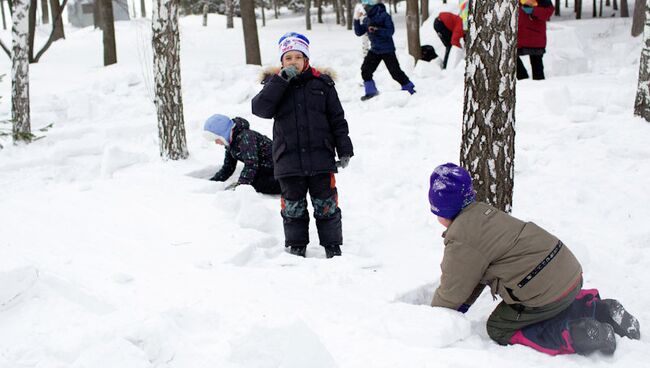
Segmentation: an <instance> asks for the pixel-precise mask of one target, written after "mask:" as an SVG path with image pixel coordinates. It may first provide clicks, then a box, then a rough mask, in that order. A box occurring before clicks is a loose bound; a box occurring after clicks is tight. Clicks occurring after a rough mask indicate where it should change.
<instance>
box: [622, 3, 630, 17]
mask: <svg viewBox="0 0 650 368" xmlns="http://www.w3.org/2000/svg"><path fill="white" fill-rule="evenodd" d="M629 17H630V10H629V9H628V7H627V0H621V18H629Z"/></svg>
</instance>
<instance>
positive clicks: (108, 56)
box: [99, 0, 117, 66]
mask: <svg viewBox="0 0 650 368" xmlns="http://www.w3.org/2000/svg"><path fill="white" fill-rule="evenodd" d="M99 2H100V3H101V13H102V23H103V27H102V31H103V32H102V33H103V39H104V66H107V65H112V64H115V63H117V50H116V48H115V20H114V19H113V0H99Z"/></svg>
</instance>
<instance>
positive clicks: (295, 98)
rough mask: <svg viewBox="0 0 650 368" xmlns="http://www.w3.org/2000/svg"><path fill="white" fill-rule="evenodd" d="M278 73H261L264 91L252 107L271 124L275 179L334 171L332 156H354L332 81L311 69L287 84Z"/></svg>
mask: <svg viewBox="0 0 650 368" xmlns="http://www.w3.org/2000/svg"><path fill="white" fill-rule="evenodd" d="M277 72H278V69H277V68H276V69H274V70H268V71H267V72H266V73H265V74H264V76H263V81H262V83H263V84H264V87H263V88H262V90H261V91H260V93H258V94H257V96H255V97H254V98H253V102H252V108H253V114H255V115H257V116H259V117H261V118H265V119H270V118H273V119H274V123H273V164H274V174H275V177H276V178H282V177H287V176H313V175H317V174H325V173H333V172H337V171H336V165H335V160H334V157H335V153H338V156H339V157H344V156H352V155H353V151H352V141H351V140H350V137H349V136H348V122H347V121H346V120H345V116H344V112H343V107H342V106H341V101H339V97H338V94H337V93H336V89H335V88H334V81H333V80H332V78H331V77H330V76H329V75H327V74H324V73H321V72H319V71H318V70H316V69H313V68H309V69H307V70H305V71H304V72H303V73H301V74H299V75H298V76H296V77H295V78H293V79H292V80H291V81H290V82H287V81H286V80H284V79H282V78H281V77H280V76H279V75H278V74H277ZM335 150H336V152H335Z"/></svg>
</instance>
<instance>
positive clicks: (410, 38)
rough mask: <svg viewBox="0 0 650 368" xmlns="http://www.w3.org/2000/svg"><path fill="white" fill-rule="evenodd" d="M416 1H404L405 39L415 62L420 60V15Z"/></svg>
mask: <svg viewBox="0 0 650 368" xmlns="http://www.w3.org/2000/svg"><path fill="white" fill-rule="evenodd" d="M419 13H420V12H419V10H418V0H406V39H407V42H408V47H409V54H410V55H411V56H413V58H414V59H415V62H416V63H417V61H418V60H420V59H421V58H422V50H421V48H420V14H419Z"/></svg>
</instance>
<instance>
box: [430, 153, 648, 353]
mask: <svg viewBox="0 0 650 368" xmlns="http://www.w3.org/2000/svg"><path fill="white" fill-rule="evenodd" d="M429 184H430V187H429V204H430V205H431V212H432V213H433V214H434V215H436V216H438V221H439V222H440V223H441V224H442V225H443V226H445V227H446V228H447V230H446V231H445V232H444V233H443V237H444V238H445V240H444V243H445V251H444V256H443V259H442V264H441V269H442V275H441V277H440V286H439V287H438V289H437V290H436V292H435V294H434V297H433V300H432V302H431V305H432V306H434V307H445V308H451V309H456V310H458V311H460V312H463V313H465V312H466V311H467V310H468V309H469V307H470V306H471V304H472V303H473V302H474V301H475V300H476V298H478V296H479V295H480V293H481V291H482V290H483V289H484V287H485V286H486V285H489V286H490V288H491V290H492V295H493V296H494V295H499V296H500V297H501V298H502V299H503V301H502V302H501V303H500V304H499V305H498V306H497V307H496V309H495V310H494V311H493V312H492V314H491V315H490V317H489V318H488V321H487V332H488V335H489V336H490V338H492V339H493V340H495V341H496V342H498V343H499V344H501V345H509V344H521V345H526V346H529V347H531V348H533V349H536V350H538V351H541V352H544V353H547V354H550V355H556V354H572V353H578V354H583V355H586V354H590V353H592V352H594V351H600V352H602V353H604V354H609V355H611V354H613V353H614V350H616V338H615V336H614V333H616V334H618V335H621V336H627V337H629V338H631V339H636V340H638V339H640V338H641V331H640V327H639V321H638V320H637V319H636V318H634V317H633V316H632V315H631V314H629V313H628V312H627V311H626V310H625V309H624V308H623V306H622V305H621V303H619V302H618V301H617V300H614V299H601V298H600V295H599V293H598V290H596V289H589V290H584V289H582V267H581V265H580V263H579V262H578V260H577V259H576V258H575V256H574V255H573V253H572V252H571V251H570V250H569V248H568V247H567V246H566V245H564V244H563V243H562V242H561V241H560V240H559V239H558V238H557V237H555V236H554V235H552V234H550V233H548V232H547V231H545V230H544V229H542V228H541V227H539V226H537V225H535V224H534V223H532V222H524V221H521V220H519V219H516V218H514V217H512V216H510V215H508V214H506V213H504V212H503V211H499V210H498V209H496V208H494V207H492V206H490V205H488V204H486V203H481V202H476V201H475V192H474V189H473V187H472V179H471V177H470V175H469V173H468V172H467V171H466V170H465V169H463V168H462V167H459V166H457V165H455V164H452V163H448V164H444V165H440V166H438V167H437V168H436V169H435V170H434V171H433V173H432V174H431V177H430V179H429Z"/></svg>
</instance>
